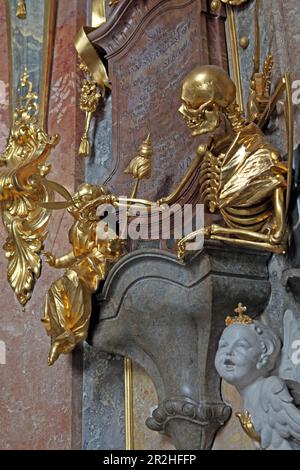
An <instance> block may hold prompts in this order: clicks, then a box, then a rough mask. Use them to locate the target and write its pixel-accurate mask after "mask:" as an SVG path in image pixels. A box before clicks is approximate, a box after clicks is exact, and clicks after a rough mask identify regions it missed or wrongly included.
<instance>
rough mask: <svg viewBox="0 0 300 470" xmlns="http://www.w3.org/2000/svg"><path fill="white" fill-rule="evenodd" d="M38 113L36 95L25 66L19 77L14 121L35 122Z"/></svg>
mask: <svg viewBox="0 0 300 470" xmlns="http://www.w3.org/2000/svg"><path fill="white" fill-rule="evenodd" d="M38 113H39V106H38V95H37V93H35V92H34V91H33V84H32V82H31V81H30V80H29V74H28V70H27V67H25V68H24V72H23V73H22V75H21V77H20V82H19V87H18V98H17V107H16V109H15V112H14V122H15V124H16V125H19V124H20V123H21V122H22V123H25V122H28V121H30V122H31V123H32V124H33V123H34V124H36V120H37V115H38Z"/></svg>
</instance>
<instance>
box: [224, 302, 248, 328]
mask: <svg viewBox="0 0 300 470" xmlns="http://www.w3.org/2000/svg"><path fill="white" fill-rule="evenodd" d="M234 311H235V313H236V314H237V315H236V316H235V317H227V318H226V320H225V324H226V326H230V325H235V324H239V325H251V324H252V323H253V320H252V318H251V317H249V316H248V315H246V312H247V307H246V306H245V305H243V304H242V303H239V304H238V306H237V308H236V309H235V310H234Z"/></svg>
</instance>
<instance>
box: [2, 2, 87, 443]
mask: <svg viewBox="0 0 300 470" xmlns="http://www.w3.org/2000/svg"><path fill="white" fill-rule="evenodd" d="M3 3H4V2H0V18H1V21H0V39H1V56H0V61H1V66H0V87H1V88H0V93H2V91H1V90H3V89H5V90H7V88H6V84H7V76H6V77H5V73H6V72H5V70H7V56H6V54H5V50H6V49H5V47H6V46H5V39H4V38H5V34H6V33H5V21H3V18H4V12H3ZM29 3H30V2H29ZM85 8H86V2H85V0H69V1H68V2H66V1H65V0H60V1H59V4H58V12H57V27H56V35H55V50H54V64H53V73H52V82H51V96H50V112H49V132H50V133H51V134H53V133H56V132H58V133H60V134H61V143H60V144H59V145H58V146H57V148H56V149H55V150H54V152H53V154H52V156H51V163H52V173H51V178H52V179H55V180H56V181H58V182H60V183H62V184H64V185H65V186H66V187H67V188H68V189H69V190H71V191H73V190H74V188H75V185H76V183H77V182H78V181H80V180H82V179H83V178H82V173H81V169H80V163H77V161H78V160H77V156H76V155H77V148H78V134H79V132H78V128H79V127H80V126H81V124H80V119H81V113H80V115H78V106H77V104H78V89H77V85H76V55H75V51H74V47H73V40H74V37H75V34H76V33H77V31H78V29H79V26H81V25H82V24H85V21H86V20H85V15H86V11H85ZM3 51H4V52H3ZM2 83H4V85H2ZM3 87H4V88H3ZM5 96H6V95H5ZM5 105H6V98H5V104H4V106H2V105H0V112H1V116H0V117H1V124H0V135H1V147H2V148H3V142H2V139H3V135H4V134H5V133H6V131H7V116H6V115H5V113H4V116H5V117H4V119H3V118H2V117H3V109H2V108H5ZM80 173H81V174H80ZM69 226H70V220H68V219H67V217H65V214H64V213H63V212H59V213H55V214H54V216H53V219H52V221H51V228H50V234H49V237H48V239H47V241H46V249H47V250H53V252H54V253H55V254H57V255H58V254H60V253H63V252H65V251H66V250H67V249H69V246H68V236H67V231H68V228H69ZM4 239H5V234H4V231H3V229H2V226H1V228H0V245H1V246H2V245H3V243H4ZM6 264H7V263H6V260H5V257H4V253H3V251H2V250H0V286H1V294H0V340H2V341H5V343H6V348H7V354H6V356H7V364H6V365H0V374H1V400H0V421H1V427H0V449H71V448H72V447H73V448H81V440H82V436H81V401H82V372H81V358H80V352H77V353H76V354H75V355H74V356H73V357H72V356H68V357H64V358H61V359H60V360H59V361H58V362H57V363H56V365H55V366H53V367H52V368H49V367H48V365H47V355H48V349H49V338H48V337H47V336H46V333H45V331H44V327H43V325H42V324H41V317H42V315H43V306H44V301H45V294H46V291H47V288H48V287H49V286H50V283H51V282H52V281H53V280H54V279H55V278H56V277H57V275H58V273H57V272H54V271H53V270H51V269H49V268H48V267H46V266H45V267H44V269H43V273H42V277H41V279H40V280H39V281H38V285H37V287H36V289H35V292H34V294H33V297H32V300H31V301H30V302H29V303H28V305H27V306H26V309H25V310H24V311H23V310H22V308H21V307H20V305H19V304H18V303H17V301H16V299H15V297H14V294H13V292H12V291H11V289H10V287H9V285H8V283H7V280H6Z"/></svg>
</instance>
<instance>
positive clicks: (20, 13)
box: [16, 0, 27, 20]
mask: <svg viewBox="0 0 300 470" xmlns="http://www.w3.org/2000/svg"><path fill="white" fill-rule="evenodd" d="M16 16H17V18H19V19H20V20H25V19H26V16H27V9H26V3H25V0H19V1H18V4H17V12H16Z"/></svg>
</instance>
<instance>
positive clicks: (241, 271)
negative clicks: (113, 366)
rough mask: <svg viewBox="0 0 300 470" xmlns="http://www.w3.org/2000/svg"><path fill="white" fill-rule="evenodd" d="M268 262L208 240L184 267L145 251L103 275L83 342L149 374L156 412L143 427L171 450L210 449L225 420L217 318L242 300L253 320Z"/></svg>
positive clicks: (263, 300)
mask: <svg viewBox="0 0 300 470" xmlns="http://www.w3.org/2000/svg"><path fill="white" fill-rule="evenodd" d="M269 257H270V255H269V254H267V253H258V252H255V251H249V250H243V251H241V250H240V249H237V248H235V249H234V248H228V247H225V246H221V245H219V244H218V243H217V242H208V243H207V245H206V247H205V249H204V252H202V253H199V254H198V255H196V256H194V258H193V259H192V260H190V262H189V263H188V264H187V265H182V263H180V262H179V261H178V260H177V259H176V257H175V256H174V255H170V254H166V253H163V252H162V251H159V250H149V251H142V252H135V253H132V254H129V255H127V256H126V257H125V258H123V259H122V260H120V261H119V262H118V263H117V264H116V266H115V267H114V268H113V269H112V270H111V272H110V274H109V275H108V278H107V280H106V282H105V285H104V288H103V290H102V293H101V294H100V295H99V298H98V303H99V320H98V324H97V326H96V327H95V328H94V329H93V330H92V331H91V337H90V342H91V344H92V345H93V347H94V348H96V349H98V350H99V351H105V352H109V353H114V354H119V355H122V356H125V357H129V358H130V359H132V360H134V361H136V362H137V363H138V364H140V365H141V366H142V367H143V368H144V369H145V370H146V371H147V372H148V373H149V375H150V377H151V378H152V380H153V382H154V385H155V388H156V391H157V395H158V408H157V409H156V410H155V411H154V412H153V415H152V417H150V418H149V419H148V420H147V423H146V424H147V426H148V427H149V428H150V429H151V430H153V431H157V432H164V433H166V434H167V435H168V436H170V437H171V438H172V441H173V443H174V445H175V446H176V448H177V449H181V450H183V449H186V450H196V449H209V448H211V446H212V444H213V441H214V437H215V434H216V432H217V431H218V429H219V428H220V427H222V425H224V424H225V423H226V422H227V420H228V419H229V417H230V408H229V407H228V406H227V405H226V404H224V402H223V401H222V399H221V395H220V379H219V377H218V374H217V373H216V371H215V369H214V357H215V352H216V349H217V344H218V339H219V337H220V334H221V331H222V325H223V324H224V319H225V317H224V312H226V311H228V310H227V309H228V308H231V309H232V308H233V306H234V305H235V304H236V303H237V302H238V299H239V298H240V297H239V296H240V295H242V294H243V295H244V296H245V298H247V302H249V305H251V311H252V312H253V315H257V314H258V313H259V312H260V309H261V308H262V307H264V306H265V305H266V304H267V302H268V300H269V295H270V284H269V282H268V272H267V263H268V260H269ZM253 291H255V292H256V295H255V296H253V295H252V292H253ZM179 345H180V346H179Z"/></svg>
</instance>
